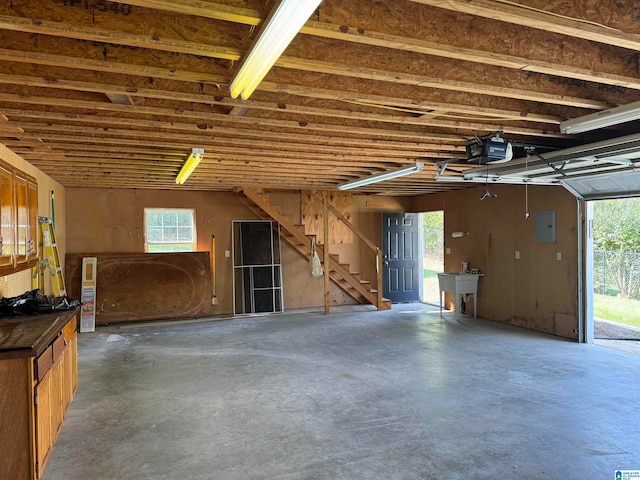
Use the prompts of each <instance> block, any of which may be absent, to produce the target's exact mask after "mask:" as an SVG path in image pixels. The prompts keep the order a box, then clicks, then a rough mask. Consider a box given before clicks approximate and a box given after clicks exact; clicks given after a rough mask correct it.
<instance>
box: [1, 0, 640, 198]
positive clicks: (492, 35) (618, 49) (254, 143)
mask: <svg viewBox="0 0 640 480" xmlns="http://www.w3.org/2000/svg"><path fill="white" fill-rule="evenodd" d="M272 7H273V1H261V0H247V1H241V0H131V1H122V2H112V1H105V0H38V1H33V0H3V1H1V2H0V45H1V46H2V47H1V48H0V142H1V143H4V144H6V145H7V146H8V147H9V148H11V149H12V150H14V151H15V152H17V153H18V154H20V155H21V156H23V157H24V158H25V159H27V160H28V161H29V162H31V163H32V164H34V165H35V166H37V167H39V168H40V169H41V170H43V171H44V172H46V173H47V174H49V175H50V176H51V177H53V178H54V179H56V180H58V181H59V182H60V183H62V184H63V185H64V186H69V187H74V186H95V187H105V188H108V187H135V188H160V189H165V188H173V189H175V188H179V189H189V190H217V191H225V190H232V189H234V188H238V187H242V186H262V187H266V188H273V189H335V187H336V185H338V184H340V183H343V182H345V181H348V180H352V179H356V178H359V177H362V176H366V175H370V174H374V173H379V172H381V171H384V170H389V169H392V168H396V167H400V166H406V165H410V164H413V163H415V162H416V161H421V162H425V164H426V166H425V169H424V170H423V171H422V172H420V173H418V174H416V175H412V176H408V177H403V178H399V179H395V180H390V181H386V182H382V183H379V184H375V185H371V186H369V187H363V188H361V189H359V190H358V191H359V192H367V193H383V194H391V195H413V194H424V193H431V192H437V191H443V190H446V189H451V188H459V186H460V185H456V184H450V183H447V184H442V183H437V182H436V181H435V179H434V175H435V167H434V166H433V162H436V161H442V160H447V159H450V158H457V157H464V156H465V154H464V145H465V141H466V140H467V139H469V138H473V137H474V136H484V135H487V134H489V133H491V132H494V131H503V132H504V137H505V138H506V139H507V140H510V141H515V142H522V143H527V144H533V145H548V146H555V147H564V146H570V145H575V144H576V143H587V142H590V141H593V140H594V139H600V138H602V135H603V134H602V132H600V133H598V134H596V135H582V136H578V137H576V136H571V137H570V136H565V135H561V134H560V130H559V127H558V124H559V123H560V122H561V121H563V120H566V119H569V118H575V117H579V116H582V115H585V114H588V113H592V112H594V111H597V110H603V109H606V108H609V107H612V106H616V105H621V104H626V103H630V102H633V101H638V100H640V78H639V68H640V66H639V59H638V53H639V51H640V36H639V35H637V34H638V33H640V27H639V25H640V21H639V19H640V3H638V2H637V1H636V0H582V1H573V0H555V1H553V2H549V1H547V0H524V1H523V3H522V2H521V3H512V2H506V1H492V0H376V1H373V0H324V1H323V2H322V4H321V5H320V7H319V9H318V10H317V11H316V13H315V14H314V15H313V16H312V18H311V20H310V21H309V22H307V24H306V26H305V27H304V28H303V30H302V32H301V33H300V34H299V35H298V36H297V37H296V39H295V40H294V41H293V43H292V44H291V45H290V46H289V48H288V49H287V51H286V52H285V54H284V56H282V57H281V58H280V60H279V61H278V62H277V64H276V67H274V68H273V69H272V71H271V72H270V73H269V74H268V75H267V77H266V79H265V81H264V82H263V83H262V84H260V86H259V87H258V90H257V91H256V92H255V93H254V94H253V95H252V96H251V98H250V99H249V100H247V101H243V100H240V99H238V100H234V99H232V98H231V96H230V95H229V91H228V86H229V83H230V81H231V79H232V78H233V76H234V74H235V73H236V71H237V70H238V67H239V65H240V60H241V59H242V57H243V55H245V53H246V52H247V50H248V48H249V47H250V46H251V43H252V41H253V39H254V38H255V35H256V33H257V31H258V29H259V28H260V23H261V21H262V20H263V19H264V18H265V17H266V16H267V15H268V13H269V11H270V10H271V9H272ZM618 133H621V134H624V133H629V131H628V130H627V131H626V132H625V131H624V130H621V131H619V132H618ZM605 135H612V133H606V134H605ZM194 147H195V148H204V149H205V157H204V160H203V162H202V163H201V164H200V166H199V167H198V168H197V169H196V171H195V173H194V174H193V175H192V176H191V177H190V178H189V179H188V180H187V182H186V183H185V184H184V185H181V186H177V185H176V184H175V181H174V179H175V176H176V174H177V173H178V171H179V170H180V167H181V166H182V164H183V163H184V161H185V160H186V158H187V156H188V154H189V153H190V152H191V149H192V148H194Z"/></svg>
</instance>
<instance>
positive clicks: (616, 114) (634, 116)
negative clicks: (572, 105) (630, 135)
mask: <svg viewBox="0 0 640 480" xmlns="http://www.w3.org/2000/svg"><path fill="white" fill-rule="evenodd" d="M638 119H640V102H634V103H630V104H628V105H622V106H620V107H615V108H610V109H608V110H603V111H601V112H596V113H591V114H589V115H585V116H584V117H578V118H572V119H571V120H566V121H564V122H562V123H561V124H560V132H562V133H582V132H589V131H591V130H596V129H598V128H604V127H610V126H612V125H618V124H619V123H625V122H630V121H632V120H638Z"/></svg>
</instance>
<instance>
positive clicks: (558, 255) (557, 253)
mask: <svg viewBox="0 0 640 480" xmlns="http://www.w3.org/2000/svg"><path fill="white" fill-rule="evenodd" d="M556 260H562V252H556Z"/></svg>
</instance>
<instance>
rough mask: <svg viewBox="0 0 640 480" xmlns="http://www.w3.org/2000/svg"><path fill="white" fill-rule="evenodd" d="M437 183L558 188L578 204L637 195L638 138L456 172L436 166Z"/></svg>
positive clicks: (639, 177)
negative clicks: (565, 191)
mask: <svg viewBox="0 0 640 480" xmlns="http://www.w3.org/2000/svg"><path fill="white" fill-rule="evenodd" d="M438 167H439V168H438V172H439V173H438V176H437V179H438V180H439V181H443V182H472V183H485V184H486V183H509V184H538V185H562V186H564V187H565V188H566V189H567V190H569V191H570V192H571V193H573V194H574V195H575V196H576V197H577V198H578V199H580V200H598V199H605V198H620V197H632V196H638V195H640V134H634V135H627V136H624V137H618V138H613V139H610V140H605V141H601V142H595V143H590V144H586V145H580V146H577V147H572V148H567V149H563V150H558V151H554V152H547V153H544V154H537V153H535V152H533V153H532V154H530V155H529V156H528V157H526V158H517V159H513V160H511V161H509V162H506V163H497V164H487V165H484V166H474V167H473V168H467V169H463V170H459V168H460V166H459V165H458V166H457V168H456V167H454V166H453V165H451V164H447V162H442V163H440V165H439V166H438Z"/></svg>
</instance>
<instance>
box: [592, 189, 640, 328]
mask: <svg viewBox="0 0 640 480" xmlns="http://www.w3.org/2000/svg"><path fill="white" fill-rule="evenodd" d="M589 217H590V218H589ZM587 221H588V223H589V224H590V225H592V228H591V235H589V238H588V239H587V241H588V242H589V245H587V252H589V253H588V254H587V255H586V260H587V262H589V263H588V265H587V272H588V276H589V278H588V279H587V280H588V282H587V284H588V285H589V287H588V288H587V292H586V294H587V301H588V302H589V303H590V305H589V306H590V308H588V309H587V310H588V311H589V312H592V314H591V315H589V318H587V322H589V323H591V325H589V326H588V330H590V331H591V332H593V337H594V338H596V339H615V340H640V198H639V197H636V198H618V199H606V200H595V201H591V202H588V208H587ZM589 327H590V328H589Z"/></svg>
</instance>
